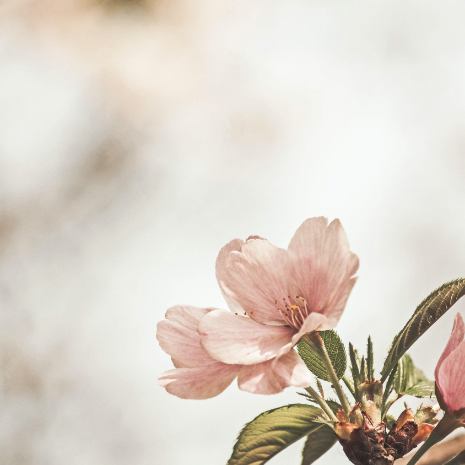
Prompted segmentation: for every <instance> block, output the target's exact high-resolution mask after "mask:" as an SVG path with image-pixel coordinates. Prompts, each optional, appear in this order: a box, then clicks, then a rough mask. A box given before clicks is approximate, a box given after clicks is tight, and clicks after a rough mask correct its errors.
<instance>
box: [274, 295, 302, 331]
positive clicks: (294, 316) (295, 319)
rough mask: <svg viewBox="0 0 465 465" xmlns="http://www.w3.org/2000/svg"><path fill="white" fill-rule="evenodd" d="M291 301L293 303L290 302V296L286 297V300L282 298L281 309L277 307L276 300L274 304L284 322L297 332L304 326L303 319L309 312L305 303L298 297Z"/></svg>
mask: <svg viewBox="0 0 465 465" xmlns="http://www.w3.org/2000/svg"><path fill="white" fill-rule="evenodd" d="M292 300H294V302H292V301H291V296H290V295H288V296H287V299H286V297H283V308H282V307H280V306H279V305H278V301H277V300H275V301H274V304H275V305H276V308H277V309H278V310H279V313H281V315H282V316H283V318H284V321H285V322H286V323H287V324H288V325H289V326H291V327H292V328H295V329H297V331H298V330H299V329H300V328H301V327H302V325H303V324H304V321H305V318H307V316H308V315H309V314H310V310H309V308H308V304H307V301H306V300H305V299H304V298H303V297H301V296H300V295H296V296H295V299H292Z"/></svg>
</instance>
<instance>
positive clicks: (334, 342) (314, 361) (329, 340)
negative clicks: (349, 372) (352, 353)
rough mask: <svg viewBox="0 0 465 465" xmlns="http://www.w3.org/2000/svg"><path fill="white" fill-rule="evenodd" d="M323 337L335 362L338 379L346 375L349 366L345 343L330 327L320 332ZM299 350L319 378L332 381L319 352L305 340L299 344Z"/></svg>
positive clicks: (309, 367)
mask: <svg viewBox="0 0 465 465" xmlns="http://www.w3.org/2000/svg"><path fill="white" fill-rule="evenodd" d="M319 334H320V336H321V339H323V342H324V344H325V347H326V350H327V351H328V355H329V358H330V360H331V363H332V364H333V367H334V371H335V372H336V375H337V377H338V379H341V378H342V377H343V376H344V373H345V371H346V368H347V356H346V350H345V348H344V344H343V343H342V341H341V338H340V337H339V336H338V334H337V333H336V331H334V330H332V329H330V330H328V331H320V332H319ZM297 350H298V352H299V355H300V357H301V358H302V360H303V361H304V362H305V365H307V368H308V369H309V370H310V371H311V372H312V373H313V374H314V375H315V376H317V377H318V378H320V379H322V380H324V381H330V379H329V376H328V373H327V372H326V368H325V366H324V365H323V362H322V361H321V359H320V357H319V356H318V354H317V353H316V352H315V351H314V350H313V349H312V348H311V347H310V346H309V345H308V344H307V343H306V342H305V341H303V340H300V341H299V343H298V344H297Z"/></svg>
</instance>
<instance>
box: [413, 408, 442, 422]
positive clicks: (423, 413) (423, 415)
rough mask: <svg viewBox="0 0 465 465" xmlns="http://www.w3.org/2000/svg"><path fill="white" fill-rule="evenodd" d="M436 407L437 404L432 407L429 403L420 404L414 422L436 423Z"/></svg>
mask: <svg viewBox="0 0 465 465" xmlns="http://www.w3.org/2000/svg"><path fill="white" fill-rule="evenodd" d="M438 409H439V406H438V407H437V408H433V407H431V406H430V405H426V406H424V405H420V407H418V409H417V411H416V413H415V423H417V424H420V423H429V424H431V425H434V424H436V423H437V422H438V420H437V419H436V415H437V414H438Z"/></svg>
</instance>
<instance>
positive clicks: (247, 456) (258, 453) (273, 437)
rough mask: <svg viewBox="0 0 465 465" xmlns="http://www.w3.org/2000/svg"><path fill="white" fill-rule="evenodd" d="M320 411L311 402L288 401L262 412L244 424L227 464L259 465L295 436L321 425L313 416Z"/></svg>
mask: <svg viewBox="0 0 465 465" xmlns="http://www.w3.org/2000/svg"><path fill="white" fill-rule="evenodd" d="M322 413H323V411H322V410H321V409H319V408H317V407H313V406H312V405H305V404H292V405H287V406H285V407H280V408H277V409H274V410H269V411H267V412H263V413H262V414H261V415H259V416H258V417H257V418H255V419H254V420H252V421H251V422H250V423H248V424H247V425H245V426H244V428H243V429H242V431H241V432H240V434H239V437H238V438H237V442H236V444H235V445H234V449H233V453H232V455H231V458H230V459H229V461H228V465H261V464H263V463H266V462H268V460H270V459H271V458H272V457H274V456H275V455H276V454H277V453H278V452H281V451H282V450H284V449H285V448H286V447H288V446H290V445H291V444H293V443H294V442H296V441H298V440H299V439H301V438H303V437H304V436H307V435H309V434H311V433H314V432H316V431H318V430H319V429H322V428H324V427H328V426H327V425H325V424H324V423H318V422H314V421H313V418H315V417H317V416H319V415H321V414H322Z"/></svg>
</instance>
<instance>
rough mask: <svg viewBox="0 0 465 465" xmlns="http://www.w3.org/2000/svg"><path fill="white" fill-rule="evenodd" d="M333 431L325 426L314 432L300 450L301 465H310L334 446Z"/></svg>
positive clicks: (334, 436)
mask: <svg viewBox="0 0 465 465" xmlns="http://www.w3.org/2000/svg"><path fill="white" fill-rule="evenodd" d="M336 442H337V439H336V435H335V434H334V431H333V430H332V429H331V428H330V427H329V426H327V425H323V427H322V428H320V429H318V430H316V431H314V432H313V433H312V434H310V435H309V436H308V438H307V440H306V441H305V445H304V448H303V450H302V465H310V464H311V463H313V462H315V461H316V460H318V459H319V458H320V457H321V456H322V455H323V454H325V453H326V452H328V450H329V449H331V447H333V446H334V444H336Z"/></svg>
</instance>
